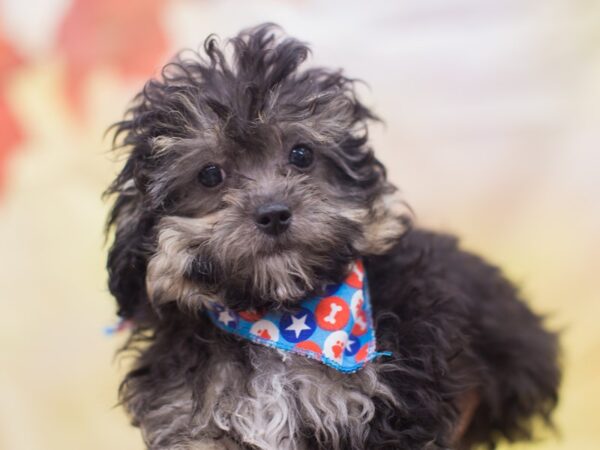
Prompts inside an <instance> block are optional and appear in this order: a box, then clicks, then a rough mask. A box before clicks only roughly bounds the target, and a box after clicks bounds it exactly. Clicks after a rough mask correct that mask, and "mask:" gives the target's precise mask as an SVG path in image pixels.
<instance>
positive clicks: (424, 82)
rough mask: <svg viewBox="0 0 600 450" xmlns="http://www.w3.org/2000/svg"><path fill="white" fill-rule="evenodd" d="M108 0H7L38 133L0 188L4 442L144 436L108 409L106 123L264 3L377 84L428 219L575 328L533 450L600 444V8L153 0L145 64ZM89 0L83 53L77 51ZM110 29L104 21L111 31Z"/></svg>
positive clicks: (401, 181) (19, 150) (393, 167)
mask: <svg viewBox="0 0 600 450" xmlns="http://www.w3.org/2000/svg"><path fill="white" fill-rule="evenodd" d="M94 3H95V2H93V1H91V0H77V1H74V2H70V1H68V0H46V1H42V0H31V1H27V2H24V1H18V0H14V1H12V0H11V1H7V0H0V30H3V33H4V35H5V38H6V39H7V40H8V41H9V42H10V43H11V46H12V47H14V48H15V49H16V50H17V51H18V52H19V53H20V54H21V55H22V57H23V58H24V60H25V63H24V64H22V65H20V66H19V67H18V68H17V69H15V70H13V71H12V72H11V76H10V78H9V79H7V80H4V95H5V97H4V100H5V101H6V102H7V104H8V105H9V106H10V108H11V111H12V114H13V115H14V117H16V118H17V120H18V122H19V124H20V126H21V128H22V130H23V132H24V136H25V137H24V138H23V139H22V140H21V141H20V142H19V143H18V144H17V145H16V146H13V147H11V152H10V157H9V158H8V159H7V163H6V164H7V166H6V168H5V180H4V183H3V184H4V185H3V187H2V192H1V193H0V302H1V303H0V305H1V308H0V311H1V313H0V449H6V450H29V449H48V450H65V449H87V450H92V449H141V448H142V445H141V439H140V437H139V434H138V431H137V430H136V429H133V428H131V427H130V426H129V425H128V423H127V419H126V417H125V415H124V414H123V412H122V410H121V409H120V408H114V407H113V406H114V405H115V403H116V399H117V397H116V392H117V387H118V383H119V380H120V378H121V377H122V375H123V373H124V370H125V368H126V367H127V361H123V362H122V363H121V364H118V363H117V362H116V361H113V356H114V353H115V350H116V349H117V347H118V346H119V345H120V343H121V342H122V340H123V337H122V336H120V337H115V338H107V337H105V336H104V335H103V333H102V329H103V327H104V326H106V325H108V324H111V323H113V322H114V316H113V314H114V310H115V308H114V304H113V301H112V299H111V298H110V296H109V294H108V293H107V289H106V273H105V269H104V260H105V254H106V246H105V245H104V242H103V234H102V232H103V224H104V220H105V217H106V213H107V210H108V205H107V204H105V203H103V202H102V201H101V199H100V195H101V192H102V191H103V189H104V188H105V187H106V186H107V185H108V183H109V182H110V181H111V179H112V177H113V176H114V175H115V173H116V171H117V170H118V167H119V165H120V162H119V161H116V158H115V157H114V156H113V155H111V154H109V153H108V150H109V148H110V140H109V139H108V138H103V133H104V131H105V129H106V127H107V126H108V125H109V124H110V123H112V122H114V121H116V120H118V119H119V118H120V117H121V115H122V113H123V111H124V109H125V107H126V105H127V102H128V101H129V99H130V98H131V97H132V95H133V94H134V93H135V92H136V90H137V89H139V87H140V86H141V85H142V83H143V81H144V79H146V78H147V77H149V76H151V75H153V74H155V73H156V69H157V68H158V66H159V65H160V63H161V62H164V61H166V60H167V58H168V55H169V54H171V53H172V52H173V51H175V49H179V48H182V47H192V48H195V47H197V46H198V44H199V43H200V42H201V41H202V40H203V39H204V37H205V36H206V35H207V34H208V33H210V32H217V33H218V34H220V35H221V36H231V35H232V34H233V33H235V32H237V31H238V30H239V29H241V28H244V27H246V26H249V25H253V24H257V23H259V22H264V21H275V22H278V23H280V24H282V25H283V26H284V27H285V28H286V29H287V31H288V32H290V34H293V35H295V36H298V37H299V38H301V39H303V40H306V41H308V42H310V43H312V44H313V49H314V58H313V59H312V60H311V63H316V64H327V65H331V66H336V67H344V68H345V69H346V71H347V73H348V74H350V75H351V76H355V77H359V78H362V79H364V80H366V81H367V82H368V83H369V85H370V89H368V90H367V89H364V92H363V94H364V98H365V99H366V101H367V103H368V104H370V105H372V106H373V107H374V108H375V110H376V111H377V112H378V113H379V114H380V115H381V116H382V117H383V118H384V119H385V121H386V125H385V126H378V127H375V128H374V129H373V130H372V134H373V141H374V145H375V147H376V149H377V151H378V153H379V155H380V156H381V158H382V159H383V160H384V162H385V163H386V164H387V166H388V169H389V173H390V177H391V179H392V180H393V181H394V182H395V183H396V184H397V185H399V186H400V187H401V188H402V190H403V191H404V193H405V195H406V198H407V199H408V201H409V203H410V204H411V205H412V206H413V208H414V209H415V211H416V213H417V217H418V220H419V222H420V223H421V224H423V225H425V226H429V227H433V228H435V229H438V230H446V231H452V232H455V233H457V234H459V235H460V236H461V238H462V240H463V243H464V245H465V247H467V248H469V249H472V250H475V251H477V252H480V253H482V254H484V255H485V256H486V257H488V258H490V259H491V260H493V261H495V262H497V263H498V264H500V265H501V266H502V267H504V268H505V270H506V271H507V272H508V273H509V274H510V276H511V277H512V278H513V279H514V280H515V281H516V282H517V283H518V284H519V285H520V286H521V288H522V290H523V292H524V293H525V295H526V296H527V298H529V299H530V302H531V305H532V306H533V307H534V308H535V310H536V311H539V312H543V313H548V314H550V320H549V323H550V324H551V326H552V327H553V328H554V329H562V330H563V338H562V342H563V346H564V369H565V378H564V384H563V388H562V391H561V401H560V406H559V409H558V411H557V415H556V419H557V424H558V426H559V429H560V436H559V437H552V436H550V437H548V438H547V439H546V440H544V441H542V442H539V443H536V444H529V445H523V446H522V447H521V446H519V447H518V448H531V449H550V450H552V449H572V450H587V449H590V450H591V449H598V448H600V426H599V419H598V415H599V412H600V411H599V408H600V407H599V404H600V381H599V378H600V327H599V325H598V320H599V317H600V301H599V300H600V299H599V292H600V288H599V287H598V284H599V280H598V278H599V275H600V273H599V269H600V267H599V264H598V259H599V258H600V233H599V229H600V202H599V200H598V199H599V197H600V4H598V3H597V2H594V1H591V0H590V1H584V0H544V1H537V0H508V1H491V0H490V1H485V2H483V1H480V0H456V1H453V2H447V1H442V0H438V1H431V2H422V1H421V0H407V1H404V2H378V1H370V2H368V4H367V3H365V2H362V1H359V2H351V1H341V0H340V1H330V2H317V1H308V0H306V1H255V2H231V1H191V0H190V1H184V0H178V1H152V2H147V3H146V4H147V5H150V4H152V8H153V9H152V11H154V12H155V13H156V14H155V17H154V18H155V19H156V20H157V23H158V27H159V29H160V30H161V33H163V34H164V37H165V39H166V41H165V42H166V43H167V44H166V48H164V49H154V50H153V49H152V48H150V50H148V48H145V49H144V51H145V52H147V53H148V54H149V55H150V56H149V58H150V62H149V63H148V62H146V63H140V64H141V65H140V67H138V66H136V67H134V69H133V70H130V69H127V68H126V67H125V68H124V66H126V65H127V56H128V55H129V56H130V55H131V53H129V54H126V57H125V58H124V59H123V58H121V59H119V58H117V57H115V58H112V57H111V56H110V55H113V53H110V52H112V51H116V50H114V49H111V50H110V51H109V53H108V56H106V55H107V53H101V49H100V47H102V45H103V44H104V43H105V42H106V41H107V40H110V39H109V38H107V36H109V37H110V36H113V34H111V33H113V31H111V30H112V29H111V27H112V26H113V23H112V22H113V21H116V20H117V17H120V15H119V11H118V8H128V7H129V6H127V5H129V4H130V3H128V2H120V3H119V2H115V1H114V0H111V1H108V0H107V3H106V4H107V5H109V6H107V7H106V8H108V11H109V13H110V14H104V15H103V13H101V12H98V11H96V10H95V9H94V8H95V6H94ZM113 3H114V5H116V6H114V9H113V10H111V9H110V8H111V7H110V5H111V4H113ZM134 4H135V5H138V6H131V8H134V7H139V4H140V2H139V1H135V2H133V1H132V2H131V5H134ZM96 6H97V5H96ZM75 7H77V8H79V9H78V10H77V11H79V12H78V13H77V14H75V16H74V18H73V17H71V24H73V21H74V23H75V25H78V22H77V21H78V20H79V19H78V17H84V19H81V20H82V21H84V22H85V21H88V22H85V27H82V28H83V31H81V33H82V34H81V36H80V38H79V39H80V40H79V42H77V39H75V43H77V44H83V48H84V54H85V55H88V56H89V57H90V58H89V59H85V58H83V59H82V58H81V55H80V54H79V59H77V58H75V59H73V58H72V54H70V53H69V52H68V51H65V50H64V48H63V47H61V46H63V45H65V46H66V47H68V45H67V44H64V42H67V43H68V42H71V43H72V42H73V38H70V39H71V41H68V40H67V41H64V42H63V43H61V40H60V39H59V36H60V33H61V31H60V30H61V29H62V28H61V27H63V21H64V20H65V17H67V16H68V15H69V14H71V13H72V12H73V8H75ZM86 8H87V9H86ZM148 8H150V7H149V6H148ZM88 10H89V11H91V12H89V14H88V15H86V14H87V12H88ZM81 11H83V13H82V12H81ZM90 15H91V16H90ZM124 16H125V17H126V15H124ZM90 17H92V19H90ZM135 17H136V16H135V15H133V16H131V17H130V18H129V19H127V20H128V21H129V22H126V23H125V26H124V29H125V34H116V35H115V36H118V39H115V40H114V42H112V43H111V45H114V46H116V47H119V48H120V46H124V45H126V44H125V42H126V41H128V39H127V36H128V34H127V30H128V27H131V29H133V28H136V27H137V28H138V29H139V28H141V29H142V31H144V33H147V34H146V36H150V34H153V33H156V30H155V29H154V28H152V27H149V28H148V29H147V30H144V27H145V26H146V25H147V21H148V18H142V19H140V20H136V19H135ZM119 20H120V19H119ZM89 21H91V22H89ZM90 23H91V24H92V25H90ZM94 26H98V27H108V28H107V29H108V30H109V32H108V35H106V34H99V36H101V37H102V40H101V41H100V44H101V45H99V44H98V42H96V41H93V39H92V37H93V36H97V35H96V34H94V33H93V32H94V30H95V29H94V28H93V27H94ZM117 26H121V28H122V29H123V26H122V24H121V25H119V24H118V23H117V25H114V27H117ZM153 26H154V25H153ZM75 28H77V27H76V26H75ZM122 29H121V31H122ZM144 33H142V36H144ZM135 39H139V36H138V37H137V38H135ZM142 41H145V40H144V38H142ZM142 43H143V42H141V43H140V45H142ZM127 45H130V50H129V51H133V52H135V51H136V48H137V47H136V41H133V43H132V42H128V43H127ZM148 45H149V44H148ZM79 51H81V50H79ZM102 51H106V50H102ZM94 52H99V53H98V55H96V54H95V53H94ZM76 56H77V54H76ZM82 61H83V62H82ZM78 64H79V65H84V64H85V65H86V66H85V68H86V70H85V71H84V73H83V75H82V74H81V73H80V72H81V71H78V70H79V69H80V67H79V66H78ZM144 64H145V65H144ZM149 67H154V70H151V69H149ZM138 69H139V70H138ZM74 74H75V75H74ZM73 77H75V78H73ZM70 89H71V90H73V89H74V90H75V94H73V92H70V93H69V90H70ZM0 143H2V136H0ZM506 326H507V327H510V324H509V323H508V324H506Z"/></svg>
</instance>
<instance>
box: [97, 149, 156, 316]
mask: <svg viewBox="0 0 600 450" xmlns="http://www.w3.org/2000/svg"><path fill="white" fill-rule="evenodd" d="M132 165H133V161H132V159H131V158H130V160H129V161H128V162H127V164H126V165H125V167H124V169H123V171H122V172H121V174H120V175H119V177H118V178H117V179H116V180H115V181H114V182H113V184H112V185H111V187H110V188H109V189H108V190H107V192H106V194H105V195H111V194H116V195H117V199H116V201H115V204H114V206H113V208H112V211H111V213H110V216H109V218H108V224H107V231H109V230H110V229H114V230H115V237H114V240H113V243H112V246H111V248H110V250H109V253H108V261H107V269H108V277H109V278H108V286H109V290H110V292H111V294H112V295H113V296H114V297H115V299H116V300H117V304H118V311H117V314H118V315H119V316H120V317H122V318H124V319H136V318H139V319H141V316H142V315H145V313H146V312H148V310H149V303H148V295H147V291H146V283H145V280H146V266H147V261H148V258H149V256H150V253H151V249H152V232H153V227H154V220H155V219H153V218H152V217H151V216H150V215H148V214H144V208H143V205H142V196H141V194H140V192H139V191H138V190H137V188H136V186H135V184H134V182H133V173H130V172H132V171H133V169H132V167H131V166H132Z"/></svg>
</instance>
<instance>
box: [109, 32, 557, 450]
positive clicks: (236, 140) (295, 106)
mask: <svg viewBox="0 0 600 450" xmlns="http://www.w3.org/2000/svg"><path fill="white" fill-rule="evenodd" d="M308 53H309V49H308V47H307V46H306V45H305V44H303V43H302V42H299V41H297V40H295V39H292V38H287V37H285V36H282V33H281V32H280V31H279V30H278V29H277V27H275V26H273V25H263V26H259V27H257V28H254V29H250V30H247V31H244V32H242V33H241V34H239V35H238V36H237V37H235V38H233V39H231V40H230V41H228V42H227V43H226V44H224V45H220V43H219V41H218V40H217V38H215V37H209V38H208V39H207V40H206V42H205V44H204V49H203V52H202V54H200V53H190V54H189V55H187V56H186V55H185V54H181V55H180V56H179V57H177V58H176V59H175V60H174V62H172V63H170V64H168V65H167V66H166V67H165V68H164V70H163V72H162V77H161V78H160V79H156V80H151V81H149V82H148V83H147V84H146V86H145V87H144V89H143V90H142V92H140V93H139V94H138V95H137V97H136V98H135V100H134V102H133V106H132V107H131V108H130V109H129V111H128V114H127V115H126V118H125V119H124V120H123V121H121V122H118V123H117V124H115V125H114V126H115V129H116V132H115V140H116V142H117V144H116V146H117V147H120V146H123V147H125V148H127V149H128V158H127V161H126V163H125V165H124V167H123V169H122V171H121V172H120V173H119V175H118V176H117V178H116V179H115V180H114V182H113V183H112V185H111V186H110V188H109V189H108V191H107V193H108V194H114V195H115V196H116V200H115V203H114V207H113V209H112V213H111V215H110V217H109V227H114V229H115V239H114V242H113V244H112V247H111V249H110V252H109V256H108V272H109V287H110V291H111V293H112V294H113V295H114V297H115V298H116V300H117V302H118V314H119V316H121V317H122V318H124V319H126V320H128V321H130V322H131V323H132V332H131V337H130V339H129V341H128V343H127V345H126V347H125V348H126V349H128V350H133V351H135V352H136V355H137V356H136V362H135V366H134V368H133V369H132V370H131V371H130V372H129V374H128V375H127V377H126V378H125V380H124V381H123V384H122V386H121V390H120V394H121V400H122V403H123V404H124V405H125V407H126V409H127V411H128V413H129V414H130V416H131V418H132V421H133V424H134V425H136V426H138V427H140V429H141V431H142V435H143V439H144V442H145V443H146V446H147V447H148V448H150V449H153V450H158V449H200V448H207V449H208V448H210V449H298V450H300V449H311V450H312V449H404V450H412V449H444V448H472V447H474V446H478V445H486V446H488V447H494V445H495V444H496V442H498V441H499V440H501V439H507V440H510V441H514V440H519V439H529V438H531V437H532V425H531V424H532V420H534V419H542V421H544V422H546V423H547V424H550V415H551V412H552V410H553V408H554V406H555V405H556V403H557V398H558V397H557V389H558V385H559V380H560V371H559V367H558V363H557V357H558V356H557V353H558V351H557V338H556V336H555V335H553V334H552V333H549V332H547V331H545V330H544V329H543V327H542V319H541V318H540V317H539V316H537V315H535V314H534V313H532V312H531V311H530V310H529V309H528V308H527V306H525V304H524V303H523V302H522V301H521V300H520V298H519V296H518V293H517V292H516V289H515V288H514V287H513V286H512V285H511V284H510V283H509V282H508V281H507V280H506V279H505V278H504V277H503V276H502V274H501V272H500V271H499V270H498V269H497V268H496V267H494V266H492V265H490V264H488V263H486V262H484V261H483V260H482V259H480V258H479V257H477V256H475V255H473V254H470V253H466V252H464V251H462V250H460V249H459V247H458V244H457V241H456V239H455V238H454V237H452V236H448V235H442V234H436V233H432V232H428V231H425V230H420V229H417V228H416V227H414V226H413V225H412V224H411V220H410V210H409V208H408V207H407V205H406V203H405V202H404V201H403V200H402V199H401V198H399V196H398V191H397V189H396V188H395V187H394V186H393V185H392V184H391V183H390V182H389V181H388V180H387V178H386V172H385V169H384V167H383V166H382V164H381V163H380V162H379V161H378V160H377V159H376V157H375V155H374V153H373V150H372V149H371V147H370V146H369V142H368V138H367V125H368V123H369V122H370V121H374V120H377V118H376V116H375V115H374V114H373V113H372V112H371V111H370V110H369V109H368V108H367V107H366V106H365V105H364V104H363V103H361V101H360V100H359V99H358V98H357V95H356V93H355V83H354V81H353V80H352V79H350V78H347V77H346V76H345V75H343V74H342V73H341V72H340V71H337V70H329V69H325V68H302V63H303V62H304V61H305V59H306V57H307V55H308ZM363 265H364V266H363ZM353 274H354V275H356V274H358V275H359V276H360V277H362V276H365V277H368V289H366V286H363V287H365V290H364V295H365V297H363V296H362V295H363V294H360V295H359V297H360V298H359V300H360V303H359V304H358V309H356V310H355V309H353V310H352V317H354V318H355V319H356V320H357V321H358V322H357V323H358V324H359V325H361V324H366V323H369V327H372V329H373V330H374V333H375V334H376V344H375V338H374V337H373V340H372V341H371V342H370V343H369V344H368V345H367V344H365V351H366V352H371V353H363V354H362V357H361V358H359V357H358V356H355V360H353V361H355V362H357V364H358V365H356V366H352V367H347V366H343V364H342V363H339V361H342V359H341V355H342V352H343V354H344V355H346V354H347V353H350V352H349V349H350V346H351V345H352V342H353V341H352V339H351V336H349V335H348V333H345V332H341V333H345V334H339V333H340V332H338V334H337V335H336V336H337V337H336V339H335V343H334V344H331V343H330V344H327V341H326V344H325V347H327V348H323V347H319V345H316V344H314V343H313V344H314V346H313V347H311V348H312V350H307V349H308V347H307V346H305V349H304V350H303V351H298V349H297V348H296V352H294V351H293V350H294V349H292V351H288V350H287V349H288V347H290V348H291V345H288V347H286V348H284V349H282V348H281V347H278V346H277V345H275V344H273V345H271V344H272V342H271V341H268V342H267V341H263V337H264V336H265V335H264V332H265V330H261V333H263V334H261V335H260V336H258V337H257V335H256V334H255V335H252V330H250V332H249V333H250V335H251V336H250V337H252V336H254V338H253V339H248V338H247V336H246V338H245V337H244V336H241V335H238V334H235V333H233V332H229V331H231V330H227V329H225V328H223V327H222V326H217V325H219V322H218V318H217V319H215V318H214V317H213V316H211V315H210V311H212V312H213V313H214V312H215V311H216V312H217V313H218V314H221V313H223V314H225V317H226V320H225V321H224V322H223V323H227V322H229V320H232V321H233V323H235V324H237V323H238V322H237V320H240V321H241V320H242V319H241V318H242V317H245V318H247V320H249V321H250V322H248V323H249V324H252V323H256V319H257V317H260V315H261V314H272V315H279V317H285V315H286V314H288V316H287V317H288V318H290V317H292V315H293V314H296V312H297V311H299V310H300V309H301V308H304V307H305V305H306V303H305V302H306V301H307V299H311V298H316V299H326V300H327V299H331V298H333V297H331V296H328V295H329V294H328V292H329V293H330V290H331V288H332V286H333V287H334V288H336V286H337V287H339V286H345V285H344V280H346V283H350V284H352V283H351V282H349V281H347V280H349V278H348V277H349V276H353ZM361 279H362V278H361ZM364 282H365V283H366V279H365V280H364ZM361 283H362V281H361ZM361 286H362V284H361ZM361 292H363V291H361ZM357 295H358V294H357ZM367 295H368V296H369V298H370V302H371V304H372V317H371V316H370V314H371V311H369V310H367V309H363V310H360V308H361V307H362V305H363V302H365V301H366V299H367V297H366V296H367ZM336 298H337V297H336ZM365 305H366V303H365ZM329 306H330V310H328V312H327V311H326V312H327V315H323V314H322V315H321V316H319V317H320V318H321V322H320V325H322V327H321V328H325V329H327V327H328V326H329V325H328V324H326V323H325V322H323V320H325V321H326V320H329V321H330V323H333V322H332V321H334V320H336V319H335V315H336V314H337V313H338V312H339V311H341V310H342V308H343V306H339V305H335V308H334V307H333V306H332V304H331V303H330V304H329ZM355 306H356V305H355V304H352V305H351V307H352V308H354V307H355ZM365 308H366V306H365ZM355 313H356V314H355ZM367 313H368V314H367ZM255 314H258V316H256V317H254V315H255ZM340 314H341V313H340ZM357 314H358V315H357ZM361 314H362V315H361ZM307 315H308V313H305V316H307ZM313 316H314V317H317V316H318V311H317V312H316V313H315V314H314V315H313ZM313 316H311V317H313ZM215 317H216V316H215ZM294 317H295V318H296V319H297V320H300V316H294ZM348 317H350V316H348ZM234 318H235V320H234ZM317 318H318V317H317ZM282 320H283V319H282ZM302 320H304V322H293V323H292V325H290V326H289V327H287V328H286V329H287V330H290V329H292V330H294V331H295V333H296V334H295V337H298V336H301V335H302V333H304V332H305V330H307V328H306V327H308V329H309V330H310V332H312V331H314V330H313V328H314V329H316V328H318V327H317V325H316V324H312V325H311V324H308V325H307V322H306V321H305V320H306V317H304V318H302ZM253 321H254V322H253ZM361 321H362V322H361ZM220 325H222V324H220ZM355 325H356V324H355ZM311 327H313V328H311ZM267 328H268V327H267ZM271 331H272V332H274V333H276V334H277V333H279V331H278V330H277V329H275V330H271ZM281 332H282V333H283V328H281ZM306 332H307V333H308V332H309V331H306ZM375 334H374V335H373V336H375ZM261 336H262V337H261ZM290 336H292V338H293V337H294V336H293V335H290ZM326 336H327V338H329V336H331V334H329V335H326ZM340 336H342V337H340ZM292 338H290V339H291V340H293V339H292ZM375 345H376V349H377V350H381V351H386V352H389V353H386V354H379V353H376V352H374V351H375ZM336 346H337V347H336ZM273 347H276V348H273ZM336 349H337V350H336ZM327 352H329V353H327ZM365 355H367V357H366V356H365ZM338 357H339V358H340V359H338ZM358 361H362V362H360V363H358Z"/></svg>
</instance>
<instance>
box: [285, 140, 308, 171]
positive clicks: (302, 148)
mask: <svg viewBox="0 0 600 450" xmlns="http://www.w3.org/2000/svg"><path fill="white" fill-rule="evenodd" d="M313 159H314V157H313V152H312V150H311V149H310V148H309V147H307V146H306V145H296V146H294V148H292V150H291V151H290V163H292V164H293V165H295V166H296V167H300V168H302V169H305V168H306V167H308V166H310V165H311V164H312V162H313Z"/></svg>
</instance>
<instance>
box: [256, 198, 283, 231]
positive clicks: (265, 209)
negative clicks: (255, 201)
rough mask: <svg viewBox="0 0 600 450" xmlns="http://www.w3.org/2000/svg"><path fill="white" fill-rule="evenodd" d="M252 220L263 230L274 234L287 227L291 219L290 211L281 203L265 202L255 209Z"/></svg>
mask: <svg viewBox="0 0 600 450" xmlns="http://www.w3.org/2000/svg"><path fill="white" fill-rule="evenodd" d="M254 221H255V222H256V226H257V227H258V228H259V229H260V230H262V231H263V232H265V233H267V234H271V235H276V234H280V233H283V232H284V231H285V230H287V229H288V227H289V226H290V222H291V221H292V212H291V211H290V208H288V207H287V206H286V205H283V204H281V203H267V204H266V205H261V206H259V207H258V208H257V209H256V215H255V216H254Z"/></svg>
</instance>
